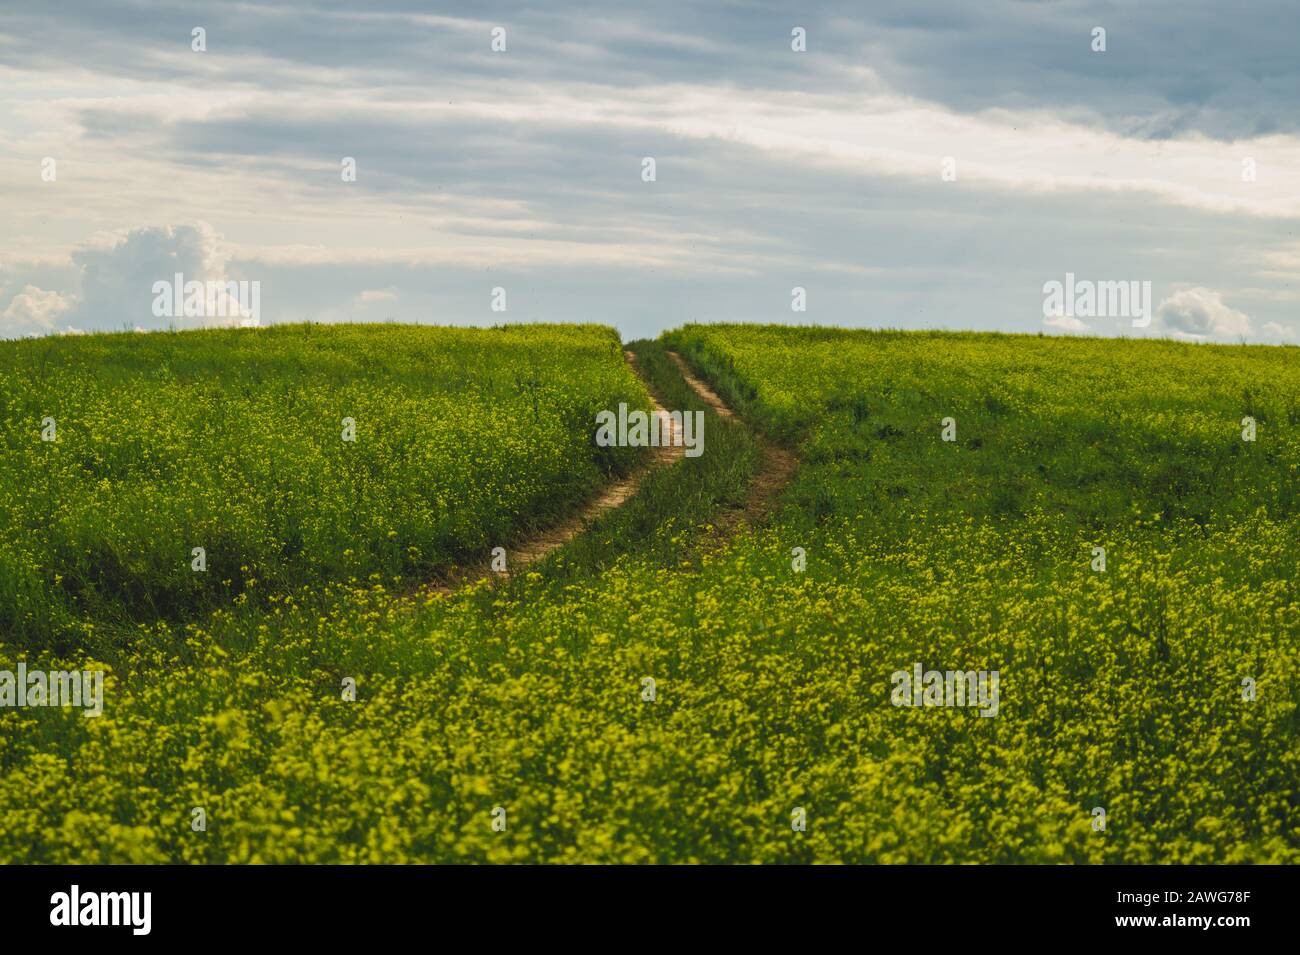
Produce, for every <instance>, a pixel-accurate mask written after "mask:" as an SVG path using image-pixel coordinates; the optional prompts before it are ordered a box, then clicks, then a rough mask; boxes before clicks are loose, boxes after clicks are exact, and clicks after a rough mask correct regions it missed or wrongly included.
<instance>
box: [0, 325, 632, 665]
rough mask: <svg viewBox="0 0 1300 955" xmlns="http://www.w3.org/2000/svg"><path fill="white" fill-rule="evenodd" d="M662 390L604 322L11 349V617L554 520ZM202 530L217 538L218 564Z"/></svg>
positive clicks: (251, 582) (194, 603) (339, 567)
mask: <svg viewBox="0 0 1300 955" xmlns="http://www.w3.org/2000/svg"><path fill="white" fill-rule="evenodd" d="M620 400H622V401H632V402H634V403H644V402H645V400H646V397H645V391H644V389H643V388H642V387H641V385H640V383H639V382H638V380H637V378H636V376H635V375H633V374H632V373H631V372H630V371H629V370H628V369H627V368H626V367H625V364H624V362H623V358H622V350H621V347H620V345H619V342H618V339H617V336H615V335H614V334H613V333H612V332H610V331H609V330H608V329H603V328H599V327H596V326H565V327H557V326H552V327H545V326H538V327H530V328H528V329H526V330H521V329H518V328H515V329H510V328H500V329H492V330H487V331H471V330H457V329H451V328H425V327H416V326H408V327H402V326H376V327H367V328H362V327H358V326H338V325H333V326H330V325H327V326H320V325H298V326H285V327H279V328H268V329H262V330H255V331H252V330H239V331H216V330H214V331H197V332H185V333H179V334H152V335H137V334H124V335H94V336H86V337H65V338H52V339H40V340H28V341H17V342H5V343H3V345H0V633H4V634H5V635H6V637H7V638H8V639H9V640H10V641H12V642H14V643H15V644H17V645H18V646H26V647H40V646H53V647H59V646H63V647H67V646H72V645H78V644H81V645H88V646H91V647H94V646H96V645H97V644H98V641H97V640H96V639H95V638H94V636H93V634H87V633H86V631H85V623H86V622H87V621H89V622H92V623H100V624H120V623H123V622H126V623H133V622H135V621H139V620H154V619H158V618H159V617H161V618H164V619H172V620H179V619H189V618H192V617H194V616H195V615H196V614H199V613H201V612H203V611H206V610H210V609H211V608H213V607H217V606H224V605H226V604H228V603H229V602H230V601H231V600H233V599H235V598H237V597H240V596H241V595H243V596H255V595H256V594H258V593H259V592H280V591H284V590H286V589H291V588H295V587H298V586H301V585H303V584H311V585H315V584H317V583H320V582H323V581H328V580H333V579H346V578H347V577H349V576H353V575H356V576H362V577H364V576H366V575H368V574H370V573H380V574H382V575H383V576H384V578H385V579H386V580H389V581H390V582H391V580H392V578H393V577H403V578H408V579H411V580H422V579H424V578H425V577H427V576H428V575H429V574H430V573H431V572H432V571H433V570H435V569H437V568H439V567H442V566H445V565H447V564H449V563H451V562H454V561H457V560H460V559H464V558H467V557H468V556H470V555H475V554H479V553H482V552H485V551H486V550H487V549H488V548H490V547H491V546H493V545H498V544H505V543H507V542H508V541H509V540H510V539H513V538H514V537H515V536H517V535H518V534H520V533H522V532H524V531H526V530H528V529H530V528H535V527H537V526H544V525H546V524H549V523H550V522H552V521H554V520H555V519H556V517H557V516H558V515H560V514H563V513H565V512H566V511H567V510H569V509H571V508H572V507H574V506H575V505H576V504H577V503H579V502H580V501H582V500H583V499H585V498H586V497H588V496H590V495H591V494H592V493H593V492H594V490H595V489H596V487H597V486H598V485H599V484H600V483H601V482H602V481H603V480H604V478H605V476H606V474H607V473H609V472H611V471H621V470H625V469H626V468H627V467H628V466H630V464H631V463H632V455H631V454H630V453H629V452H628V450H627V449H619V448H609V449H603V448H594V447H592V446H591V442H590V441H589V440H588V437H587V422H588V421H589V420H590V419H591V417H592V416H593V415H594V414H595V413H596V411H597V410H599V409H603V408H609V407H616V406H617V402H618V401H620ZM195 548H202V550H203V555H202V556H203V559H202V562H201V563H202V567H198V566H196V563H195V561H196V555H195V554H194V549H195Z"/></svg>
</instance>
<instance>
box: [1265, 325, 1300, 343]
mask: <svg viewBox="0 0 1300 955" xmlns="http://www.w3.org/2000/svg"><path fill="white" fill-rule="evenodd" d="M1259 332H1260V336H1261V337H1262V338H1264V339H1265V340H1266V341H1271V342H1294V341H1300V333H1298V332H1297V331H1296V330H1295V329H1294V328H1288V327H1287V326H1285V325H1283V324H1282V323H1281V322H1265V323H1264V324H1263V325H1261V326H1260V329H1259Z"/></svg>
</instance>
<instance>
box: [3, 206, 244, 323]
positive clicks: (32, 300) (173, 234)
mask: <svg viewBox="0 0 1300 955" xmlns="http://www.w3.org/2000/svg"><path fill="white" fill-rule="evenodd" d="M71 259H72V264H73V266H74V267H75V269H76V280H75V287H73V288H69V289H66V290H63V291H43V290H42V289H39V288H36V287H35V286H32V285H28V286H27V287H26V288H25V289H24V290H23V292H21V293H20V294H18V295H17V296H15V297H14V299H13V301H11V302H10V303H9V305H8V307H7V308H6V309H5V311H4V313H3V314H2V315H0V323H3V330H4V332H5V333H8V334H19V335H22V334H46V333H49V332H60V333H71V334H77V333H79V332H81V331H83V330H110V331H118V330H122V329H136V330H145V329H158V328H164V327H167V326H168V325H175V326H176V327H178V328H198V327H208V326H238V325H239V324H240V323H241V319H242V318H243V317H245V315H246V314H247V311H246V310H243V309H241V308H240V304H239V302H237V301H236V300H235V299H233V298H231V297H230V296H229V295H228V294H227V293H226V292H225V291H224V290H223V289H218V288H216V286H215V283H224V282H227V281H229V276H228V275H227V273H226V263H227V261H228V260H229V252H228V250H227V249H226V248H225V246H224V244H223V242H222V239H221V236H220V234H218V233H217V231H216V230H215V229H213V228H212V226H210V225H209V224H208V223H206V222H195V223H193V224H189V225H166V226H146V227H143V228H139V229H133V230H131V231H129V232H126V233H124V234H123V233H95V234H94V235H92V236H90V237H89V238H88V239H87V240H86V241H85V242H83V243H82V244H81V245H80V246H78V247H77V248H76V249H75V250H74V251H73V252H72V254H71ZM177 273H180V274H181V275H182V276H183V277H184V281H185V282H187V283H188V282H191V281H199V282H205V283H214V294H213V295H211V296H210V297H209V299H208V301H209V302H211V303H212V304H213V306H214V308H212V309H210V310H208V311H210V312H212V311H215V312H217V314H209V315H206V316H202V317H187V316H183V315H182V316H177V317H174V318H173V317H158V316H155V315H154V313H153V303H154V299H155V292H154V283H155V282H159V281H165V282H168V283H172V282H174V280H175V276H176V274H177ZM218 299H220V300H221V301H219V302H218V301H217V300H218ZM218 304H219V305H220V306H221V308H220V309H219V310H218V309H216V308H215V306H216V305H218Z"/></svg>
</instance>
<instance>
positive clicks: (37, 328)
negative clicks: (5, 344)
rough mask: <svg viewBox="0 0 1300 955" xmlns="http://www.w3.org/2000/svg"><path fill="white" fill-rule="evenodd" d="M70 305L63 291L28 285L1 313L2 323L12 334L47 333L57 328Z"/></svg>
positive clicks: (0, 321) (0, 319) (0, 320)
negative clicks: (59, 320)
mask: <svg viewBox="0 0 1300 955" xmlns="http://www.w3.org/2000/svg"><path fill="white" fill-rule="evenodd" d="M70 307H71V303H70V302H69V301H68V299H67V298H65V297H64V296H63V295H62V294H61V293H59V292H53V291H46V290H45V289H39V288H37V287H36V286H35V285H28V286H26V287H24V288H23V290H22V291H21V292H19V293H18V294H17V295H15V296H14V297H13V300H12V301H10V303H9V305H8V306H7V307H6V308H5V310H4V312H3V313H0V323H2V324H3V327H4V329H5V331H7V332H9V333H10V334H14V335H45V334H49V333H50V332H52V331H55V330H56V323H57V322H58V319H59V317H60V316H62V315H63V314H64V313H65V312H67V311H68V309H69V308H70Z"/></svg>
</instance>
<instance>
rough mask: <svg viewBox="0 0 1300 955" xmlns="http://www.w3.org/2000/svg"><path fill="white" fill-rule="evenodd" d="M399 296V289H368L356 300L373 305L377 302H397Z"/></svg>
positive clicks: (359, 302) (358, 302)
mask: <svg viewBox="0 0 1300 955" xmlns="http://www.w3.org/2000/svg"><path fill="white" fill-rule="evenodd" d="M397 297H398V296H397V289H392V288H380V289H366V290H365V291H363V292H362V293H361V294H360V295H358V296H357V297H356V299H355V301H356V303H357V304H358V305H373V304H375V303H376V302H395V301H397Z"/></svg>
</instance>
